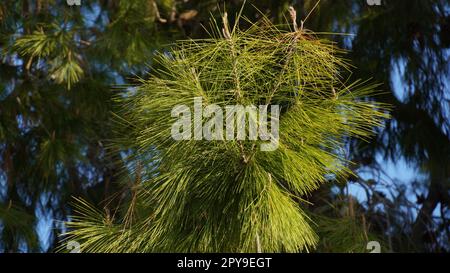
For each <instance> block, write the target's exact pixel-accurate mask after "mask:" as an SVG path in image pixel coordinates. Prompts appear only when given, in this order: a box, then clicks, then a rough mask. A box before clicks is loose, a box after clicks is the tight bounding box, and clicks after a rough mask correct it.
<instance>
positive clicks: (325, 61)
mask: <svg viewBox="0 0 450 273" xmlns="http://www.w3.org/2000/svg"><path fill="white" fill-rule="evenodd" d="M223 19H224V20H223V22H222V23H220V24H219V23H217V22H213V23H212V28H211V29H212V30H211V31H210V38H209V39H203V40H185V41H180V42H178V43H177V44H176V45H174V46H173V47H172V49H171V50H170V51H167V52H162V53H160V54H159V55H158V57H157V58H156V62H157V63H156V64H155V65H154V66H153V67H152V69H151V71H150V72H149V75H148V77H146V78H145V79H140V84H139V85H137V86H134V87H133V88H130V90H131V91H132V92H130V94H129V95H128V96H120V97H117V101H118V102H119V103H120V104H121V105H122V108H121V109H122V111H119V112H118V113H116V114H117V120H118V121H119V124H121V126H122V127H123V129H121V130H119V132H120V133H121V137H120V138H119V139H117V141H115V143H114V145H115V147H116V148H118V149H123V148H127V149H130V150H132V151H133V153H132V154H133V155H132V156H130V157H129V158H128V160H129V161H130V162H132V163H130V165H129V168H130V169H132V171H133V172H134V174H135V175H134V177H133V180H134V183H132V186H131V187H130V191H129V196H128V198H127V200H128V201H127V204H126V205H124V206H122V207H121V208H119V209H118V211H116V212H114V213H112V212H111V213H104V212H102V211H97V210H96V209H94V208H93V207H91V206H90V205H89V204H88V203H86V202H84V201H81V200H78V201H77V202H76V203H77V204H78V213H76V214H75V216H74V217H73V218H72V221H71V222H69V223H68V227H69V229H70V231H69V232H68V233H67V234H66V235H67V239H69V240H77V241H78V242H80V243H81V248H82V251H83V252H257V251H260V252H308V251H311V250H312V249H314V247H315V246H316V244H317V242H318V236H317V235H316V233H315V225H314V224H313V223H312V221H311V220H310V218H309V217H308V213H307V212H306V211H305V210H304V207H303V205H304V201H303V198H304V197H306V196H308V195H309V194H310V193H311V192H313V191H314V190H316V189H317V188H318V187H319V186H320V185H321V184H322V183H326V182H327V180H328V179H335V178H338V177H340V176H343V175H347V174H348V173H349V172H350V170H349V169H348V168H347V166H348V165H349V162H347V161H346V159H345V154H346V152H345V148H346V146H345V144H346V139H348V138H349V137H358V138H362V139H367V138H368V137H369V136H370V135H371V134H372V133H373V132H374V128H376V127H378V126H381V125H382V120H383V118H385V117H387V114H386V110H385V106H384V105H381V104H377V103H375V102H373V101H370V100H367V99H364V100H363V99H360V98H363V97H366V96H368V95H370V94H372V93H373V92H374V91H375V89H376V85H370V84H367V82H365V81H359V82H354V83H348V82H347V80H346V78H345V77H344V75H347V74H348V72H350V69H351V68H352V67H351V65H350V64H348V63H347V61H346V60H345V59H344V57H343V56H344V54H345V52H343V51H342V50H340V49H338V48H337V47H336V46H335V45H334V44H332V43H330V42H328V41H327V40H325V39H323V38H322V37H319V36H317V35H315V34H314V33H312V32H311V31H308V30H303V29H298V30H296V31H285V30H283V28H282V27H277V26H274V25H272V24H271V23H270V22H269V21H268V20H267V19H263V20H262V21H261V22H259V23H257V24H251V27H249V28H248V29H246V30H242V29H239V27H238V22H236V23H235V24H234V26H230V25H229V24H228V20H227V19H226V16H224V18H223ZM241 20H244V19H241ZM219 25H220V26H219ZM222 25H223V29H222ZM195 97H202V99H203V104H204V105H208V104H217V105H219V106H226V105H235V104H241V105H280V106H281V116H280V140H279V147H278V149H277V150H275V151H272V152H266V151H261V150H260V149H259V146H260V144H261V143H260V142H259V141H250V140H245V141H237V140H236V141H206V140H201V141H199V140H194V139H192V140H187V141H175V140H173V138H172V136H171V127H172V124H173V123H174V122H175V121H176V119H175V118H173V117H172V116H171V111H172V109H173V108H174V107H175V106H177V105H183V104H184V105H187V106H190V107H192V106H193V102H194V98H195ZM149 154H151V156H148V155H149Z"/></svg>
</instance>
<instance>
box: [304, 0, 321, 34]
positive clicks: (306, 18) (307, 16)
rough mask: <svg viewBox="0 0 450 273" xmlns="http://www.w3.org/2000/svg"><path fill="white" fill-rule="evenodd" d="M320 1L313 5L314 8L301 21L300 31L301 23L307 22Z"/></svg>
mask: <svg viewBox="0 0 450 273" xmlns="http://www.w3.org/2000/svg"><path fill="white" fill-rule="evenodd" d="M320 1H321V0H319V1H317V3H316V4H315V5H314V7H313V8H312V9H311V11H310V12H309V13H308V15H306V17H305V19H303V20H302V29H303V23H304V22H306V20H308V18H309V16H310V15H311V14H312V13H313V11H314V10H315V9H316V8H317V6H318V5H319V3H320Z"/></svg>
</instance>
